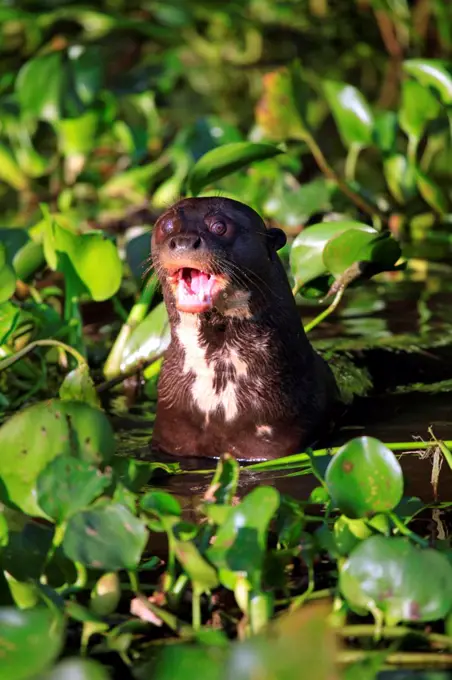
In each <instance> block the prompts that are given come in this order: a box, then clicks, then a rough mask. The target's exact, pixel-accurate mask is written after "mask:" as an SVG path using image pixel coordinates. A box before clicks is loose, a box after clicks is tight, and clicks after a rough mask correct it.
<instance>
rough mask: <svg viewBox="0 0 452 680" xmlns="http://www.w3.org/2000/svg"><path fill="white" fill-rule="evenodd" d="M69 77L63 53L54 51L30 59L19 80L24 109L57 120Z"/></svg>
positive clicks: (22, 108)
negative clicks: (63, 62)
mask: <svg viewBox="0 0 452 680" xmlns="http://www.w3.org/2000/svg"><path fill="white" fill-rule="evenodd" d="M65 77H66V74H65V71H64V70H63V68H62V60H61V53H60V52H50V53H48V54H44V55H40V56H37V57H34V58H33V59H29V60H28V61H26V62H25V64H24V65H23V66H22V68H21V69H20V71H19V73H18V75H17V79H16V93H17V96H18V99H19V104H20V106H21V110H22V112H23V113H24V114H25V115H27V116H32V117H36V118H41V119H42V120H48V121H53V120H57V119H58V118H59V117H60V112H61V106H62V103H61V93H62V90H63V88H64V86H65Z"/></svg>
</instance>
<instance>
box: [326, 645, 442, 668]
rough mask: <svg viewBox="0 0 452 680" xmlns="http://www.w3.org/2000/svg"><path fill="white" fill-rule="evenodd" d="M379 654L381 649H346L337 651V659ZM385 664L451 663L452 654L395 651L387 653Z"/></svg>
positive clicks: (345, 660)
mask: <svg viewBox="0 0 452 680" xmlns="http://www.w3.org/2000/svg"><path fill="white" fill-rule="evenodd" d="M378 656H381V651H378V652H368V651H365V650H363V651H361V650H354V649H348V650H343V651H341V652H339V653H338V655H337V661H338V662H339V663H341V664H351V663H356V662H357V661H366V659H372V658H373V657H378ZM385 663H386V664H391V665H397V666H403V665H405V666H407V665H416V666H418V665H419V666H422V667H423V668H424V667H428V666H429V665H436V664H440V665H442V664H452V654H437V653H432V652H395V653H393V654H388V656H387V657H386V659H385Z"/></svg>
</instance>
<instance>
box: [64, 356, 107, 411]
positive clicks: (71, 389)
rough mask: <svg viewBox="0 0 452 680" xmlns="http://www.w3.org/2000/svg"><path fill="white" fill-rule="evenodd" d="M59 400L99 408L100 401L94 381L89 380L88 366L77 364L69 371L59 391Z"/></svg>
mask: <svg viewBox="0 0 452 680" xmlns="http://www.w3.org/2000/svg"><path fill="white" fill-rule="evenodd" d="M59 395H60V399H63V400H66V401H72V400H74V401H83V402H85V403H86V404H89V405H90V406H95V407H96V408H100V399H99V395H98V394H97V391H96V387H95V385H94V381H93V379H92V378H91V375H90V372H89V366H88V364H85V363H83V364H79V365H78V366H77V368H74V370H72V371H70V373H68V374H67V375H66V377H65V379H64V380H63V382H62V384H61V387H60V389H59Z"/></svg>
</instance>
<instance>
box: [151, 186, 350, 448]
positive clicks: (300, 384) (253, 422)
mask: <svg viewBox="0 0 452 680" xmlns="http://www.w3.org/2000/svg"><path fill="white" fill-rule="evenodd" d="M285 242H286V236H285V234H284V232H283V231H282V230H280V229H275V228H267V227H266V226H265V224H264V222H263V221H262V219H261V218H260V217H259V215H258V214H257V213H256V212H255V211H254V210H252V209H251V208H250V207H248V206H247V205H244V204H243V203H239V202H238V201H233V200H230V199H226V198H217V197H215V198H187V199H184V200H181V201H179V202H178V203H176V204H175V205H174V206H172V207H171V208H170V209H169V210H168V211H167V212H165V213H164V214H163V215H162V216H161V217H160V218H159V219H158V220H157V222H156V224H155V226H154V229H153V233H152V244H151V250H152V260H153V264H154V267H155V270H156V272H157V276H158V278H159V280H160V282H161V285H162V290H163V297H164V301H165V304H166V307H167V310H168V316H169V320H170V324H171V343H170V346H169V348H168V350H167V352H166V356H165V359H164V362H163V366H162V371H161V375H160V379H159V384H158V404H157V415H156V419H155V426H154V433H153V439H152V448H153V450H155V451H158V450H160V451H163V452H165V453H170V454H173V455H178V456H207V457H218V456H220V455H221V454H223V453H225V452H229V453H230V454H231V455H233V456H235V457H236V458H237V459H240V460H265V459H270V458H277V457H279V456H285V455H288V454H291V453H296V452H299V451H301V450H302V449H303V447H305V446H306V445H307V444H309V443H310V442H312V440H313V438H314V437H315V436H317V434H318V433H319V430H320V428H322V427H324V426H325V424H326V422H327V420H328V416H329V412H330V409H331V407H332V406H333V404H334V402H335V401H336V398H337V388H336V383H335V381H334V378H333V375H332V373H331V371H330V369H329V367H328V366H327V364H326V363H325V362H324V361H323V359H322V358H321V357H320V356H319V355H318V354H316V352H315V351H314V350H313V348H312V347H311V345H310V343H309V341H308V339H307V337H306V335H305V332H304V330H303V326H302V324H301V320H300V317H299V313H298V311H297V308H296V305H295V300H294V297H293V295H292V291H291V289H290V285H289V282H288V279H287V276H286V273H285V271H284V268H283V265H282V263H281V261H280V258H279V256H278V254H277V250H278V249H279V248H281V247H282V246H283V245H284V244H285Z"/></svg>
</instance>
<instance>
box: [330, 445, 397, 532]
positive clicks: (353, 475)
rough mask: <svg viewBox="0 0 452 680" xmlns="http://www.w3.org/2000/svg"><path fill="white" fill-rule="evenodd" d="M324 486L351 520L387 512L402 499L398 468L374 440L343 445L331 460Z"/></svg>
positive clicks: (387, 453) (385, 449)
mask: <svg viewBox="0 0 452 680" xmlns="http://www.w3.org/2000/svg"><path fill="white" fill-rule="evenodd" d="M325 482H326V485H327V487H328V491H329V492H330V495H331V499H332V501H333V503H334V504H335V506H336V507H337V508H339V510H340V511H341V512H342V513H343V514H344V515H345V516H346V517H349V518H351V519H359V518H361V517H369V516H371V515H375V514H377V513H379V512H390V511H391V510H393V509H394V508H395V507H396V505H397V504H398V503H399V502H400V500H401V498H402V495H403V473H402V468H401V467H400V464H399V462H398V460H397V458H396V457H395V456H394V454H393V453H392V451H390V449H388V448H387V447H386V446H385V445H384V444H382V442H380V441H379V440H378V439H375V438H374V437H357V438H355V439H351V440H350V441H349V442H347V444H344V446H342V447H341V448H340V449H339V451H338V452H337V453H336V454H335V455H334V456H333V458H332V459H331V462H330V464H329V465H328V468H327V470H326V474H325Z"/></svg>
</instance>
